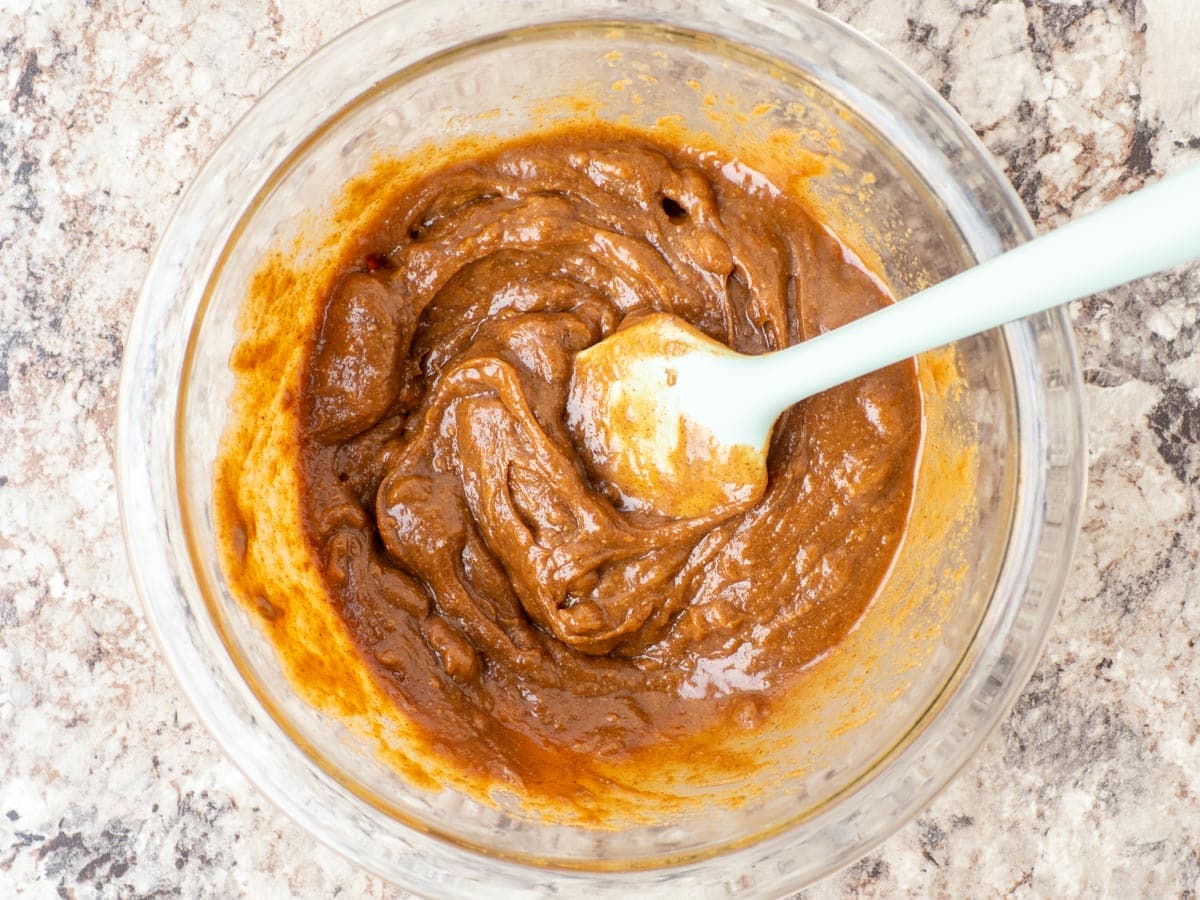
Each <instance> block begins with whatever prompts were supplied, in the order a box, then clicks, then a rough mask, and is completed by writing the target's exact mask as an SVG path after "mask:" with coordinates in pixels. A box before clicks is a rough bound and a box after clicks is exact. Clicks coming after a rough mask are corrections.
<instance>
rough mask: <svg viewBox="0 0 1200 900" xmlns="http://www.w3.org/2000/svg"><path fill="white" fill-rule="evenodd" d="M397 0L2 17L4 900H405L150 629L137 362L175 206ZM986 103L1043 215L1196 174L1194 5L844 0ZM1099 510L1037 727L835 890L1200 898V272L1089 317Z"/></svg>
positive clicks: (224, 2) (1034, 703)
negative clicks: (1179, 172) (142, 591)
mask: <svg viewBox="0 0 1200 900" xmlns="http://www.w3.org/2000/svg"><path fill="white" fill-rule="evenodd" d="M381 5H382V3H381V2H370V0H364V2H361V3H355V2H348V3H341V4H336V7H337V8H338V10H339V11H338V14H337V15H336V16H331V15H330V14H329V12H328V10H329V9H331V8H332V6H331V5H330V4H328V3H325V2H323V0H269V2H267V3H264V4H245V3H241V2H238V0H208V2H205V3H187V4H180V3H145V2H142V3H139V2H136V0H134V2H125V3H106V2H100V3H90V2H89V3H81V2H75V0H38V2H33V0H6V2H5V3H4V4H3V5H2V6H0V65H2V70H0V71H3V81H2V82H0V183H2V184H3V188H2V189H0V897H11V896H14V895H17V896H29V897H89V896H95V895H100V896H110V897H149V896H163V895H165V896H183V897H236V896H246V897H256V898H257V897H288V896H302V897H328V896H347V897H394V896H399V894H398V892H396V891H395V890H394V889H392V888H390V887H388V886H386V885H384V884H382V883H381V882H380V881H378V880H377V879H375V878H374V877H372V876H370V875H367V874H365V873H364V872H361V871H359V870H357V869H355V867H354V866H352V865H351V864H350V863H348V862H346V861H344V860H343V859H341V858H340V857H338V856H337V855H335V854H334V853H332V852H331V851H328V850H325V849H323V848H322V847H320V846H314V843H313V841H312V839H311V838H310V837H309V836H308V835H307V834H306V833H305V832H303V831H302V830H301V829H300V828H298V827H297V826H295V825H293V824H292V823H291V822H290V821H289V820H287V819H285V818H284V817H283V816H282V815H281V814H279V813H278V812H276V811H275V810H274V809H273V808H272V807H271V806H270V805H269V804H268V803H267V801H266V800H265V799H264V798H263V797H262V796H261V795H260V794H259V793H258V792H257V791H256V790H255V789H254V788H253V787H251V786H250V785H249V784H248V783H247V782H246V781H245V780H244V779H243V778H242V777H241V776H240V775H239V774H238V773H237V772H236V771H235V770H234V768H233V767H232V766H231V765H230V764H229V763H228V762H226V761H225V760H224V759H223V758H222V756H221V755H220V753H219V752H218V750H217V749H216V746H215V744H214V742H213V740H212V739H211V738H210V737H209V736H208V734H207V733H206V732H205V731H204V730H203V728H201V726H200V725H199V724H198V723H197V721H196V719H195V718H194V716H193V714H192V712H191V710H190V708H189V707H188V705H187V704H186V702H185V701H184V699H183V696H182V694H181V692H180V690H179V688H178V687H177V686H176V685H175V683H174V681H173V679H172V677H171V675H170V673H169V671H168V669H167V666H166V663H165V662H164V661H163V659H162V658H161V656H160V654H159V652H158V649H157V647H156V646H155V644H154V643H153V641H152V640H151V638H150V635H149V633H148V631H147V627H146V625H145V623H144V621H143V619H142V615H141V611H140V607H139V604H138V601H137V598H136V596H135V593H134V589H133V584H132V581H131V578H130V575H129V571H128V568H127V564H126V561H125V556H124V551H123V548H122V544H121V535H120V527H119V525H118V518H117V503H116V492H115V484H114V476H113V459H112V449H113V434H112V431H113V420H114V410H115V403H116V388H117V377H118V367H119V364H120V360H121V353H122V343H123V340H124V333H125V329H126V327H127V324H128V322H129V320H130V317H131V315H132V311H133V304H134V298H135V295H136V291H137V289H138V285H139V283H140V281H141V279H142V277H143V275H144V273H145V271H146V268H147V265H148V263H149V259H150V255H151V252H152V250H153V247H154V245H155V242H156V240H157V238H158V236H159V234H160V233H161V231H162V229H163V227H164V225H165V223H166V221H167V218H168V216H169V215H170V212H171V209H172V207H173V204H174V203H175V201H176V198H177V197H178V195H179V193H180V191H181V190H182V189H183V187H184V186H185V185H186V184H187V183H188V182H189V181H190V180H191V178H192V177H193V176H194V174H195V172H196V170H197V168H198V166H199V165H200V163H201V161H202V160H203V159H204V158H205V157H206V155H207V154H208V153H209V152H210V151H211V150H212V149H213V147H214V146H215V144H216V142H217V141H218V140H219V139H220V138H221V136H222V135H223V134H224V133H225V132H226V131H227V130H228V129H229V127H230V126H231V125H232V124H233V122H234V121H235V120H236V119H237V117H238V116H239V114H241V113H242V112H243V111H244V110H245V109H246V108H247V107H249V105H250V104H251V103H253V101H254V100H255V98H256V97H258V96H259V95H260V94H261V93H262V92H263V91H264V90H265V89H266V88H267V87H269V86H270V85H271V84H272V83H273V82H274V81H275V80H276V79H278V78H279V77H280V76H281V75H282V74H283V73H284V72H286V71H287V70H288V69H289V68H291V67H292V66H293V65H295V64H296V63H298V62H300V60H302V59H303V58H304V57H305V56H306V55H307V54H308V53H309V52H311V51H312V50H313V49H315V48H316V47H317V46H318V45H320V44H321V43H322V42H324V41H325V40H327V39H329V38H331V37H333V36H334V34H335V33H336V32H337V31H339V30H341V28H342V26H343V25H345V24H347V23H349V22H351V21H356V20H358V19H360V18H362V17H365V16H366V15H368V14H370V13H371V12H374V11H375V10H376V9H377V8H379V7H380V6H381ZM820 5H821V7H822V8H824V9H825V10H826V11H828V12H830V13H832V14H833V15H835V16H837V17H839V18H841V19H844V20H846V21H848V22H850V23H851V24H852V25H854V26H856V27H858V28H859V29H861V30H862V31H864V32H866V33H867V34H868V35H869V36H871V37H873V38H874V39H876V40H878V41H879V42H881V43H882V44H884V45H885V46H887V47H889V48H890V49H891V50H892V51H893V52H895V53H896V54H897V55H898V56H899V57H901V58H902V59H903V60H905V61H906V62H907V63H909V64H910V65H912V66H913V67H915V68H916V70H917V71H918V72H919V73H920V74H921V75H923V76H924V77H925V78H926V79H927V80H929V81H930V82H931V83H932V84H934V85H935V86H937V87H938V88H939V90H941V92H942V93H943V95H944V96H945V97H947V99H948V100H949V101H950V102H951V103H952V104H953V105H954V106H955V107H956V108H957V109H958V110H959V111H960V112H961V113H962V115H963V116H964V117H965V118H966V120H967V121H968V122H969V123H970V124H972V125H973V126H974V127H975V129H976V130H977V131H978V132H979V134H980V135H981V136H982V138H983V140H984V142H985V143H986V144H987V145H988V147H990V148H991V150H992V151H993V152H994V153H995V154H996V155H997V157H998V158H999V159H1000V160H1001V161H1002V163H1003V165H1004V167H1005V168H1006V170H1007V173H1008V175H1009V177H1010V178H1011V179H1012V181H1013V183H1014V184H1015V185H1016V186H1017V188H1018V190H1019V191H1020V194H1021V196H1022V197H1023V198H1024V200H1025V202H1026V204H1027V205H1028V207H1029V209H1030V211H1031V212H1032V213H1033V215H1034V216H1035V218H1036V219H1037V221H1038V224H1039V226H1040V227H1042V228H1047V227H1050V226H1053V225H1055V224H1058V223H1061V222H1063V221H1065V220H1066V219H1067V218H1069V217H1070V216H1072V215H1074V214H1078V213H1081V212H1084V211H1086V210H1089V209H1091V208H1093V207H1095V206H1096V205H1098V204H1099V203H1101V202H1103V201H1104V200H1107V199H1110V198H1113V197H1115V196H1117V195H1119V194H1121V193H1122V192H1125V191H1129V190H1132V189H1134V188H1136V187H1138V186H1140V185H1141V184H1143V183H1144V182H1146V181H1148V180H1153V179H1155V178H1157V177H1158V176H1160V175H1162V174H1164V173H1166V172H1170V171H1172V170H1176V169H1178V168H1180V167H1182V166H1184V165H1186V164H1188V163H1189V162H1200V59H1198V58H1197V54H1198V50H1197V48H1200V4H1197V3H1195V2H1194V0H1121V2H1103V0H1059V2H1053V0H822V2H821V4H820ZM1072 316H1073V319H1074V322H1075V328H1076V334H1077V336H1078V340H1079V348H1080V354H1081V358H1082V364H1083V368H1084V372H1085V376H1086V387H1085V399H1086V403H1087V415H1088V441H1089V448H1090V449H1089V459H1088V462H1089V479H1088V480H1089V491H1090V493H1089V498H1088V502H1087V510H1086V514H1085V524H1084V529H1083V534H1082V536H1081V541H1080V545H1079V549H1078V552H1077V556H1076V559H1075V563H1074V568H1073V572H1072V575H1071V580H1070V584H1069V587H1068V589H1067V592H1066V596H1065V598H1064V600H1063V603H1062V607H1061V610H1060V613H1059V615H1058V619H1057V621H1056V623H1055V626H1054V630H1053V633H1052V634H1051V636H1050V639H1049V643H1048V646H1047V649H1046V651H1045V655H1044V657H1043V659H1042V661H1041V664H1040V665H1039V667H1038V669H1037V672H1036V674H1035V676H1034V679H1033V681H1032V683H1031V684H1030V685H1029V688H1028V689H1027V690H1026V691H1025V693H1024V695H1023V696H1022V698H1021V700H1020V702H1019V704H1018V705H1017V707H1016V709H1015V711H1014V712H1013V713H1012V715H1011V716H1010V717H1009V719H1008V721H1007V722H1006V723H1005V724H1004V726H1003V727H1002V728H1001V730H1000V731H999V732H998V733H997V734H996V735H995V736H994V737H993V738H992V739H991V740H990V741H989V743H988V744H987V745H986V747H985V748H984V750H983V751H982V752H981V753H980V754H979V756H978V757H977V758H976V759H975V760H974V762H973V763H971V764H970V765H969V766H968V767H967V768H966V769H965V770H964V771H963V772H962V773H961V774H960V775H959V777H958V778H957V779H956V780H955V781H954V782H953V784H952V785H951V786H950V787H949V788H948V789H947V790H946V791H945V792H944V793H943V794H942V795H941V796H940V797H939V798H938V799H937V800H936V801H935V802H934V803H933V804H932V805H931V806H930V807H929V808H928V809H927V810H925V811H924V812H923V813H922V814H921V815H920V816H919V817H918V818H917V819H916V820H915V821H914V822H912V823H911V824H910V825H908V826H907V827H905V828H903V829H902V830H901V831H900V832H899V833H897V834H896V835H895V836H894V837H892V838H891V839H890V840H889V841H887V842H886V843H885V844H884V845H882V846H881V847H880V848H878V849H877V850H876V851H875V852H872V853H871V854H870V855H869V856H868V857H866V858H865V859H863V860H861V861H860V862H858V863H857V864H855V865H853V866H851V867H850V868H848V869H846V870H844V871H842V872H841V873H838V874H836V875H834V876H832V877H831V878H829V879H827V880H826V881H825V882H823V883H821V884H819V885H817V886H815V887H813V888H812V889H810V890H809V891H807V892H806V893H805V896H809V897H813V898H827V897H842V896H854V895H859V894H861V895H866V896H879V897H925V896H930V895H940V896H967V895H970V896H1008V895H1014V896H1071V895H1086V896H1095V895H1108V896H1120V897H1127V896H1177V895H1184V896H1191V897H1195V896H1196V892H1197V890H1198V886H1200V712H1198V711H1200V596H1198V595H1200V517H1198V513H1200V444H1198V442H1200V323H1198V319H1200V267H1195V266H1193V267H1191V268H1189V269H1186V270H1183V271H1177V272H1174V273H1170V274H1167V275H1163V276H1161V277H1158V278H1155V279H1152V280H1150V281H1147V282H1144V283H1142V284H1139V285H1136V286H1134V287H1129V288H1126V289H1123V290H1118V291H1115V292H1112V293H1110V294H1108V295H1105V296H1101V297H1097V298H1094V299H1092V300H1089V301H1086V302H1084V303H1081V304H1077V305H1076V306H1075V307H1074V308H1073V310H1072Z"/></svg>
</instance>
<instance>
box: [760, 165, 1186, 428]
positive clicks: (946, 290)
mask: <svg viewBox="0 0 1200 900" xmlns="http://www.w3.org/2000/svg"><path fill="white" fill-rule="evenodd" d="M1196 258H1200V167H1196V168H1192V169H1189V170H1188V171H1185V172H1183V173H1181V174H1178V175H1172V176H1170V177H1168V178H1164V179H1163V180H1162V181H1160V182H1158V183H1157V184H1155V185H1153V186H1151V187H1148V188H1143V189H1142V190H1140V191H1137V192H1135V193H1133V194H1129V195H1127V196H1125V197H1122V198H1121V199H1119V200H1116V201H1115V202H1113V203H1111V204H1109V205H1108V206H1106V207H1104V208H1103V209H1101V210H1099V211H1098V212H1095V213H1092V214H1091V215H1088V216H1085V217H1083V218H1081V219H1077V220H1076V221H1074V222H1071V223H1069V224H1067V225H1064V226H1063V227H1062V228H1059V229H1057V230H1055V231H1052V232H1051V233H1049V234H1047V235H1044V236H1042V237H1039V238H1036V239H1034V240H1032V241H1029V242H1028V243H1025V244H1023V245H1021V246H1020V247H1017V248H1016V249H1014V250H1010V251H1008V252H1007V253H1004V254H1002V255H1000V256H997V257H994V258H992V259H990V260H988V261H987V262H985V263H983V264H981V265H979V266H976V267H975V268H973V269H968V270H967V271H965V272H963V273H961V274H959V275H956V276H954V277H953V278H950V279H947V280H946V281H943V282H942V283H940V284H937V285H935V286H933V287H931V288H928V289H927V290H924V291H921V292H920V293H918V294H914V295H912V296H911V297H908V298H907V299H905V300H901V301H900V302H898V303H895V304H893V305H891V306H889V307H886V308H885V309H882V310H880V311H879V312H876V313H872V314H871V315H869V316H864V317H863V318H861V319H858V320H857V321H854V322H851V323H850V324H848V325H845V326H843V327H841V328H838V329H836V330H834V331H830V332H828V333H826V334H823V335H820V336H818V337H816V338H813V339H811V340H809V341H805V342H804V343H803V344H802V345H798V346H797V347H793V348H791V349H789V350H784V351H782V352H779V353H772V354H769V355H766V356H763V357H759V359H760V360H761V362H762V368H760V369H759V370H758V372H757V373H756V376H755V380H756V382H757V383H759V384H761V385H762V386H763V387H765V388H766V389H767V390H768V391H769V392H770V393H771V394H772V401H773V402H774V403H775V404H776V405H777V407H778V409H783V408H784V407H786V406H788V405H790V404H791V403H794V402H795V401H796V400H798V399H801V398H802V397H806V396H811V395H813V394H816V393H820V392H821V391H823V390H825V389H827V388H830V387H833V386H834V385H836V384H841V383H842V382H844V381H849V380H850V379H852V378H857V377H858V376H859V375H864V374H866V373H867V372H872V371H874V370H876V369H879V368H882V367H884V366H887V365H890V364H891V363H894V362H897V361H899V360H902V359H906V358H907V357H910V356H915V355H916V354H918V353H922V352H924V351H926V350H931V349H933V348H934V347H940V346H943V345H944V344H949V343H951V342H953V341H956V340H958V339H960V338H964V337H967V336H969V335H972V334H978V333H979V332H981V331H987V330H988V329H990V328H995V327H996V326H998V325H1003V324H1004V323H1005V322H1011V321H1013V320H1015V319H1020V318H1023V317H1024V316H1028V315H1032V314H1033V313H1037V312H1041V311H1043V310H1046V309H1049V308H1051V307H1054V306H1058V305H1060V304H1063V303H1068V302H1070V301H1071V300H1075V299H1078V298H1079V297H1085V296H1087V295H1088V294H1094V293H1096V292H1098V291H1103V290H1107V289H1108V288H1111V287H1115V286H1116V285H1119V284H1124V283H1125V282H1127V281H1132V280H1133V279H1135V278H1140V277H1142V276H1143V275H1150V274H1152V273H1154V272H1159V271H1161V270H1163V269H1167V268H1170V267H1171V266H1174V265H1177V264H1179V263H1182V262H1186V261H1188V260H1191V259H1196ZM801 348H803V350H801ZM789 398H790V399H789ZM764 399H766V398H764Z"/></svg>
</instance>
